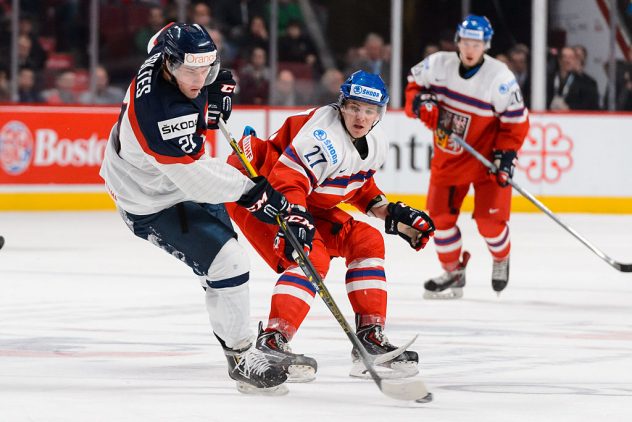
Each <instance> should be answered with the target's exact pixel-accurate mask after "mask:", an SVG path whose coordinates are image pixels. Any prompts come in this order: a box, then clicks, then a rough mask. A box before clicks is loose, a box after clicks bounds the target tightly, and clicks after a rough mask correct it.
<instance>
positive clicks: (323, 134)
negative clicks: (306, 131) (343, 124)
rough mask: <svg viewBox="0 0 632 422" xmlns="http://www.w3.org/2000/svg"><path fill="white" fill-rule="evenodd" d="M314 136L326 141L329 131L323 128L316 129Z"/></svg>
mask: <svg viewBox="0 0 632 422" xmlns="http://www.w3.org/2000/svg"><path fill="white" fill-rule="evenodd" d="M314 138H316V139H318V140H319V141H324V140H325V139H327V132H325V131H324V130H322V129H316V130H315V131H314Z"/></svg>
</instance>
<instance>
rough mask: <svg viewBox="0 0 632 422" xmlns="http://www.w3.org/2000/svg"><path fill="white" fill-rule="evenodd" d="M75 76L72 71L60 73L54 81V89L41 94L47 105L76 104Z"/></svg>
mask: <svg viewBox="0 0 632 422" xmlns="http://www.w3.org/2000/svg"><path fill="white" fill-rule="evenodd" d="M76 81H77V75H75V72H74V71H72V70H65V71H63V72H61V73H60V74H59V75H58V76H57V79H56V80H55V88H51V89H47V90H45V91H44V92H42V96H43V97H44V100H45V101H46V102H47V103H48V104H76V103H77V94H76V92H75V84H76Z"/></svg>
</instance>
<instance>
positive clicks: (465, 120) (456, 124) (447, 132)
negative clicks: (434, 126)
mask: <svg viewBox="0 0 632 422" xmlns="http://www.w3.org/2000/svg"><path fill="white" fill-rule="evenodd" d="M469 122H470V117H469V116H467V115H465V114H460V113H456V112H453V111H450V110H445V109H443V110H441V114H440V115H439V127H440V128H441V129H439V130H437V132H436V135H435V145H436V146H437V148H438V149H440V150H441V151H443V152H446V153H448V154H452V155H459V154H461V153H463V147H461V145H459V144H457V143H456V142H454V141H453V140H452V137H451V134H454V135H456V136H458V137H459V138H462V139H465V135H466V134H467V128H468V124H469Z"/></svg>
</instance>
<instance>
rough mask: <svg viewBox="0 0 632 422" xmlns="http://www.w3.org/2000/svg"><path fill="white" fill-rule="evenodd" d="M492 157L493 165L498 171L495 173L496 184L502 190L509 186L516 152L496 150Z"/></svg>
mask: <svg viewBox="0 0 632 422" xmlns="http://www.w3.org/2000/svg"><path fill="white" fill-rule="evenodd" d="M493 157H494V159H493V161H494V165H495V166H496V168H497V169H498V170H497V171H496V183H498V184H499V185H500V186H502V187H503V188H504V187H505V186H507V185H508V184H509V182H508V180H509V178H511V177H513V173H514V167H515V166H516V151H513V150H506V151H500V150H496V151H494V154H493Z"/></svg>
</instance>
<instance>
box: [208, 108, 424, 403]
mask: <svg viewBox="0 0 632 422" xmlns="http://www.w3.org/2000/svg"><path fill="white" fill-rule="evenodd" d="M219 128H220V130H221V131H222V133H223V134H224V137H225V138H226V139H227V140H228V142H229V143H230V146H231V148H232V149H233V151H234V152H235V154H236V155H237V157H238V158H239V161H241V163H242V165H243V166H244V168H245V169H246V171H247V172H248V175H249V176H250V177H256V176H257V172H256V170H255V169H254V167H253V166H252V164H251V163H250V161H249V160H248V157H246V156H245V154H244V153H243V151H242V150H241V148H240V147H239V144H238V143H237V141H236V140H235V138H234V137H233V135H232V134H231V133H230V131H229V130H228V127H227V126H226V123H225V122H224V120H223V119H219ZM277 224H278V225H279V227H280V228H281V230H282V231H283V234H284V235H285V237H286V238H287V239H288V240H289V241H290V244H291V245H292V247H293V248H294V251H295V252H296V254H297V258H296V262H297V263H298V265H299V267H301V269H302V270H303V273H304V274H305V276H306V277H307V279H308V280H309V282H310V283H312V284H313V285H314V287H315V288H316V291H318V295H319V296H320V297H321V299H322V300H323V302H324V303H325V305H326V306H327V308H328V309H329V311H330V312H331V313H332V314H333V316H334V318H336V321H338V324H340V327H342V329H343V331H344V332H345V334H346V335H347V337H348V338H349V340H350V341H351V343H352V344H353V346H354V347H355V348H356V349H357V350H358V352H359V353H360V357H361V359H362V362H363V363H364V366H365V367H366V369H367V371H369V374H370V375H371V378H373V381H375V383H376V384H377V386H378V387H379V388H380V391H382V392H384V393H385V394H387V395H388V396H390V397H392V398H395V399H400V400H416V399H424V398H425V397H428V395H429V394H430V393H428V391H427V390H426V389H425V386H424V387H423V391H419V389H413V390H414V391H405V390H402V389H401V388H395V389H391V388H389V387H388V386H387V385H384V384H383V381H384V380H383V379H382V378H381V377H380V376H379V375H378V373H377V371H376V370H375V367H374V366H373V363H372V361H371V358H370V357H369V354H368V352H367V351H366V349H365V348H364V346H363V345H362V343H360V340H358V337H357V336H356V335H355V333H354V331H353V329H352V328H351V326H350V325H349V323H348V322H347V320H346V318H345V317H344V315H343V314H342V312H341V311H340V308H339V307H338V305H337V304H336V301H335V300H334V298H333V297H332V295H331V293H330V292H329V289H327V286H325V283H324V282H323V279H322V278H321V277H320V274H319V273H318V271H317V270H316V268H314V265H313V264H312V262H311V260H310V259H309V258H308V257H307V255H305V252H304V251H303V247H302V246H301V244H300V243H299V242H298V240H297V239H296V236H294V233H292V231H291V230H289V228H288V226H287V223H286V222H285V220H283V219H282V218H280V217H279V216H277ZM422 385H423V384H422ZM411 392H413V395H414V396H415V397H411V396H410V393H411ZM431 397H432V396H431V395H430V397H429V400H431ZM429 400H428V401H429Z"/></svg>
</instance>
